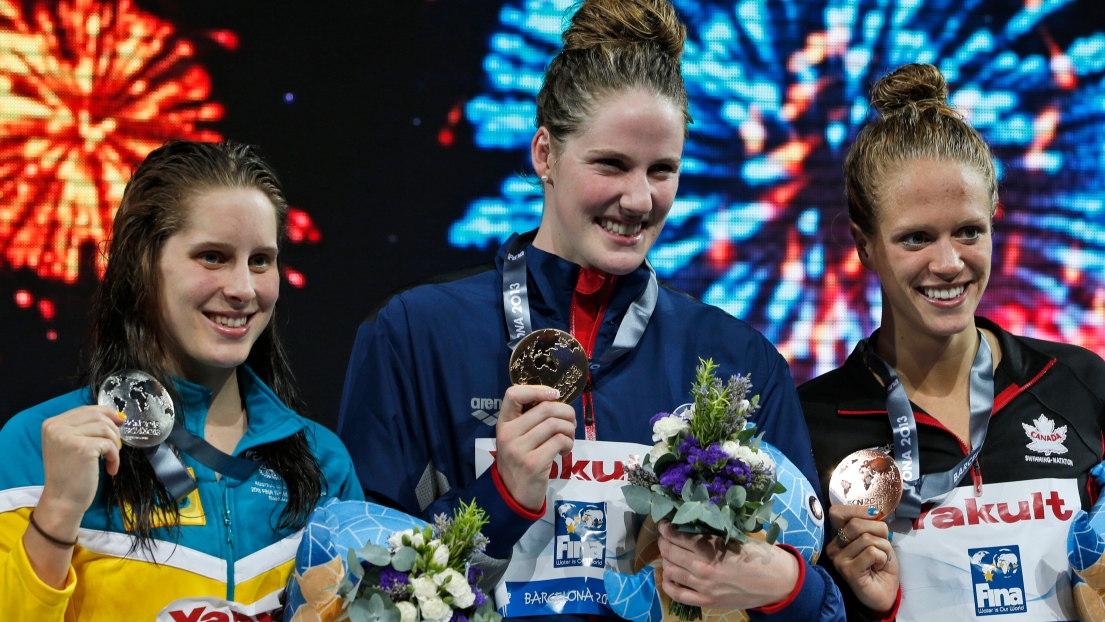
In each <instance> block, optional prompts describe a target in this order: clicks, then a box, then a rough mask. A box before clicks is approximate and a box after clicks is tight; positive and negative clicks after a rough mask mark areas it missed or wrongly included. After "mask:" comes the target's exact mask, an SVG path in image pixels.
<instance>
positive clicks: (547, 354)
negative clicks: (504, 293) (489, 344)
mask: <svg viewBox="0 0 1105 622" xmlns="http://www.w3.org/2000/svg"><path fill="white" fill-rule="evenodd" d="M510 382H511V383H513V384H543V385H545V386H548V387H552V388H554V389H557V390H559V391H560V398H559V400H557V401H560V402H564V403H565V404H571V403H572V402H574V401H575V399H576V398H577V397H579V396H580V395H583V389H584V387H586V386H587V353H586V352H585V351H584V350H583V345H582V344H580V343H579V341H578V340H577V339H576V338H575V337H573V336H572V335H571V334H569V333H566V332H564V331H562V330H557V329H555V328H543V329H541V330H535V331H533V332H532V333H530V334H528V335H526V336H525V337H522V340H521V341H519V342H518V346H517V347H515V348H514V352H513V353H511V355H510Z"/></svg>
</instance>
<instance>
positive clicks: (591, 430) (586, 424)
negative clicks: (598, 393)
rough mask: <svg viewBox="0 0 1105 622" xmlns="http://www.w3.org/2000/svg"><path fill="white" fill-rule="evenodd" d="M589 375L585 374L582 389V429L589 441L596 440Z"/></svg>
mask: <svg viewBox="0 0 1105 622" xmlns="http://www.w3.org/2000/svg"><path fill="white" fill-rule="evenodd" d="M593 387H594V385H592V384H591V373H590V372H588V373H587V386H586V387H585V388H584V389H583V429H584V432H585V437H586V439H587V440H589V441H593V440H595V438H596V435H597V434H596V431H595V397H594V395H592V394H591V389H592V388H593Z"/></svg>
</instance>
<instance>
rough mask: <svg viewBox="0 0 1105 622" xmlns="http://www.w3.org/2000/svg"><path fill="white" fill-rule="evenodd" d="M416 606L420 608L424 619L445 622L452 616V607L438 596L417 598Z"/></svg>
mask: <svg viewBox="0 0 1105 622" xmlns="http://www.w3.org/2000/svg"><path fill="white" fill-rule="evenodd" d="M418 608H419V609H421V610H422V618H423V619H425V620H439V621H440V622H446V621H447V620H449V619H450V618H452V617H453V608H452V607H450V606H449V605H446V604H445V601H443V600H441V599H440V598H429V599H426V600H422V599H418Z"/></svg>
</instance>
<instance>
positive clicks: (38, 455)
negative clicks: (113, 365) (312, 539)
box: [0, 365, 364, 622]
mask: <svg viewBox="0 0 1105 622" xmlns="http://www.w3.org/2000/svg"><path fill="white" fill-rule="evenodd" d="M239 374H240V376H241V377H242V382H243V387H244V390H245V402H246V411H247V412H248V413H249V429H248V430H247V431H246V434H245V436H244V437H243V438H242V440H241V441H239V442H238V447H237V448H236V449H235V450H234V455H236V456H241V455H242V454H244V453H245V452H247V451H248V450H249V449H251V448H253V447H257V446H259V445H264V444H266V443H271V442H273V441H276V440H279V439H282V438H287V437H289V436H291V435H293V434H295V433H297V432H299V431H300V430H306V433H307V440H308V443H309V445H310V447H311V449H312V450H313V451H314V454H315V456H316V458H317V459H318V462H319V466H320V467H321V468H322V472H323V476H324V478H325V492H324V495H325V496H324V498H323V499H322V500H320V503H321V502H322V501H325V499H326V498H328V497H337V498H339V499H343V500H360V499H363V498H364V495H363V492H362V490H361V486H360V483H359V482H358V481H357V476H356V473H355V472H354V469H353V464H352V461H351V460H350V457H349V453H348V452H347V451H346V449H345V447H344V446H343V445H342V444H341V441H339V440H338V439H337V437H336V436H335V435H334V434H333V433H332V432H330V431H329V430H327V429H326V428H324V427H323V426H321V425H318V424H316V423H314V422H312V421H308V420H307V419H304V418H303V417H300V416H299V415H297V414H296V413H294V412H293V411H291V410H290V409H289V408H288V407H287V406H285V405H284V404H283V403H282V402H281V401H280V399H279V398H277V397H276V395H275V394H274V393H273V392H272V391H271V390H270V389H269V388H268V387H267V386H265V384H264V383H263V382H262V381H261V380H260V379H259V378H258V377H257V376H256V375H255V374H254V373H253V371H252V370H250V369H249V368H248V367H247V366H245V365H243V366H241V367H239ZM176 389H177V392H178V395H179V397H180V402H179V403H178V404H177V409H178V412H181V411H182V412H183V417H184V423H185V425H186V426H187V428H188V429H189V430H190V431H191V432H192V433H194V434H197V435H202V433H203V429H204V424H205V420H206V418H207V409H208V406H209V405H210V403H211V392H210V391H209V390H208V389H207V388H205V387H202V386H199V385H195V384H191V383H188V382H185V381H182V380H178V381H177V382H176ZM91 403H93V401H92V396H91V395H90V393H89V390H88V389H87V388H85V389H81V390H78V391H74V392H72V393H68V394H66V395H62V396H60V397H57V398H55V399H52V400H50V401H48V402H44V403H42V404H39V405H38V406H35V407H33V408H31V409H29V410H26V411H23V412H21V413H19V414H18V415H16V416H15V417H14V418H12V419H11V421H9V422H8V423H7V425H5V426H4V428H3V430H0V448H2V450H3V452H4V460H3V461H2V462H0V608H2V610H3V611H4V612H5V615H4V617H5V619H6V620H14V621H23V620H26V621H32V620H33V621H34V622H53V621H55V620H57V621H60V620H66V621H71V620H97V621H100V620H150V621H153V620H156V621H157V622H199V621H201V620H202V621H205V622H210V621H215V620H220V621H222V620H225V621H226V622H243V621H262V620H271V619H273V617H274V614H275V612H277V611H278V610H279V608H280V600H281V596H282V593H283V589H284V586H285V584H286V583H287V581H288V577H289V576H290V575H291V572H292V568H293V561H294V558H295V552H296V548H297V546H298V543H299V538H300V532H299V531H293V530H281V531H277V530H276V529H275V527H274V525H275V524H276V522H277V521H278V519H279V516H280V512H281V511H282V510H283V509H284V503H285V496H286V490H285V486H284V482H283V481H282V480H281V479H280V478H279V477H277V476H276V474H275V473H273V472H272V471H271V470H269V469H267V468H265V467H264V466H263V465H262V467H261V468H260V469H258V470H257V471H256V472H255V473H254V474H253V476H252V477H251V478H250V479H249V480H246V481H238V480H235V479H232V478H230V477H227V476H223V477H220V478H218V479H216V477H215V473H214V471H212V470H211V469H209V468H207V467H205V466H204V465H202V464H200V463H198V462H196V461H195V460H193V459H191V457H189V456H188V455H181V458H182V460H183V462H184V465H185V466H186V467H187V468H188V469H189V470H190V471H191V472H192V474H193V476H194V477H195V478H196V482H197V484H198V488H197V490H195V491H193V492H192V494H190V495H189V496H188V497H186V498H185V499H184V500H183V501H181V503H180V508H181V521H180V529H179V532H176V533H174V531H173V530H172V529H171V528H169V527H165V526H162V527H159V528H158V529H156V530H155V533H154V537H155V539H156V542H155V543H154V547H153V552H152V555H151V554H150V552H148V551H145V550H132V548H133V547H132V544H133V539H132V537H131V536H130V535H129V534H128V533H127V531H126V529H125V526H124V525H125V521H124V513H125V512H126V511H127V510H128V508H120V507H118V506H110V507H109V506H107V505H106V504H105V503H104V502H103V499H102V495H100V494H97V496H96V501H95V502H93V504H92V507H91V508H89V510H88V511H87V512H86V513H85V515H84V519H83V520H82V521H81V529H80V532H79V534H78V543H77V547H76V550H75V552H74V555H73V564H72V566H71V568H70V569H69V578H68V580H67V582H66V585H65V587H64V588H63V589H61V590H56V589H53V588H51V587H49V586H47V585H45V584H44V583H42V582H41V581H40V580H39V579H38V576H37V575H36V574H35V573H34V570H32V568H31V565H30V562H29V560H28V558H27V553H26V551H25V550H24V548H23V540H22V539H23V532H24V531H25V530H26V529H27V525H28V516H29V515H30V513H31V510H32V509H33V508H34V507H35V505H36V504H37V503H38V499H39V497H40V495H41V494H42V486H43V483H44V474H43V466H42V422H43V421H44V420H45V419H46V418H48V417H52V416H54V415H58V414H61V413H63V412H65V411H68V410H70V409H72V408H76V407H78V406H82V405H85V404H91ZM178 421H179V419H178ZM101 469H102V467H101ZM104 477H107V475H106V472H104V471H101V486H102V482H103V478H104Z"/></svg>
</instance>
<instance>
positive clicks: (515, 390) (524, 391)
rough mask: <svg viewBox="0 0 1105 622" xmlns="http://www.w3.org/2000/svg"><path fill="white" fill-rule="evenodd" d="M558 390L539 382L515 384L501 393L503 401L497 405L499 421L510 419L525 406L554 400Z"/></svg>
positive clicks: (558, 392)
mask: <svg viewBox="0 0 1105 622" xmlns="http://www.w3.org/2000/svg"><path fill="white" fill-rule="evenodd" d="M558 397H560V391H557V390H556V389H554V388H552V387H546V386H544V385H540V384H516V385H514V386H512V387H510V388H509V389H507V390H506V393H504V394H503V403H502V406H500V407H499V421H503V420H504V419H505V420H506V421H510V420H512V419H515V418H517V417H518V416H519V415H521V414H522V412H523V411H524V410H525V409H524V407H525V406H530V405H533V404H539V403H541V402H551V401H555V400H556V399H557V398H558Z"/></svg>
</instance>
